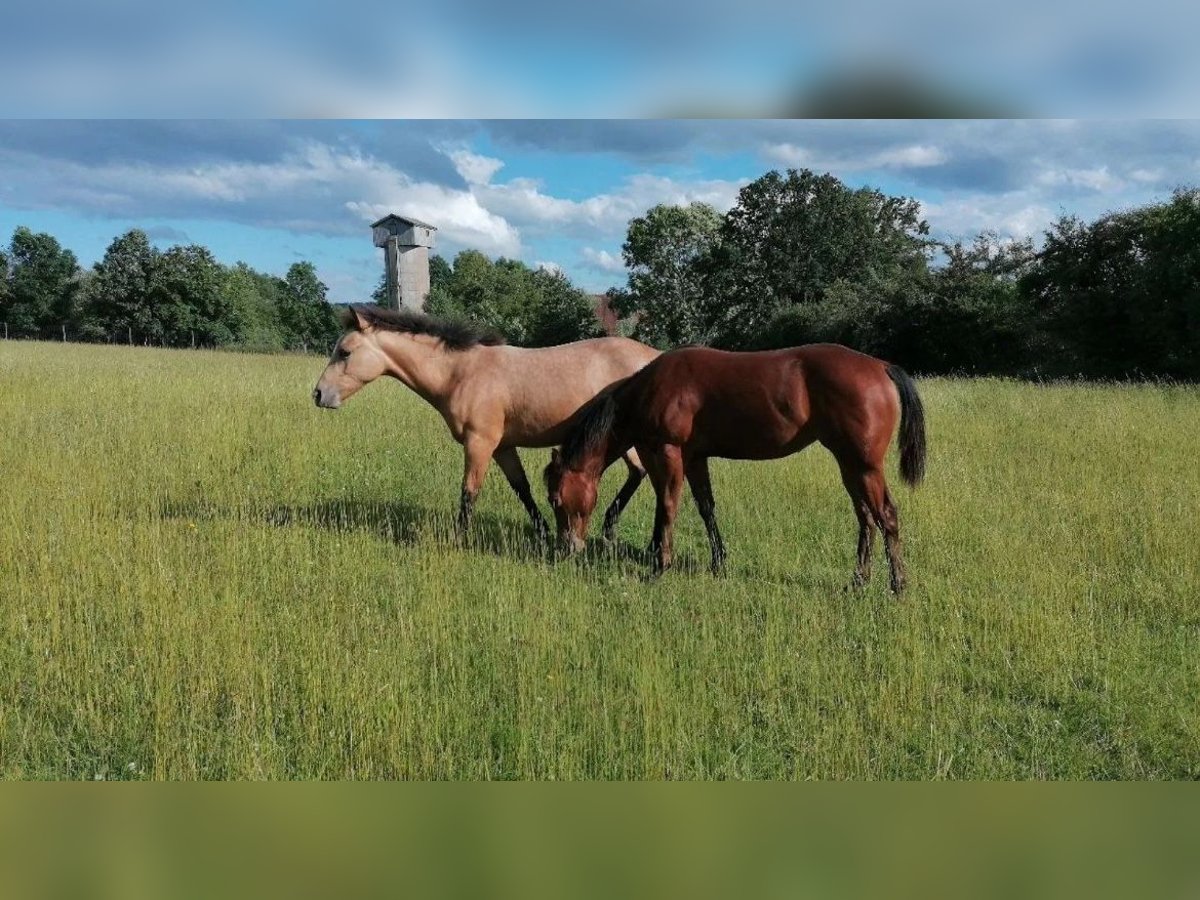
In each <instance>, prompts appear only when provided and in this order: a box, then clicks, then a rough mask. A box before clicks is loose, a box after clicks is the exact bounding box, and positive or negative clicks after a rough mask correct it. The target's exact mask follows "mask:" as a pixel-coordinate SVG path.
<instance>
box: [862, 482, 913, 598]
mask: <svg viewBox="0 0 1200 900" xmlns="http://www.w3.org/2000/svg"><path fill="white" fill-rule="evenodd" d="M862 485H863V489H864V492H865V496H866V499H867V505H868V507H869V508H870V511H871V518H872V519H874V520H875V524H876V525H878V526H879V530H880V531H882V532H883V546H884V549H885V550H886V551H887V559H888V567H889V569H890V570H891V576H892V590H893V591H894V592H895V593H897V594H900V593H902V592H903V591H904V583H905V580H906V579H905V573H904V559H903V557H902V556H901V554H900V515H899V513H898V512H897V510H896V504H895V502H894V501H893V500H892V494H891V491H889V490H888V486H887V480H886V479H885V478H884V477H883V471H882V470H880V469H869V470H868V471H866V472H864V473H863V476H862Z"/></svg>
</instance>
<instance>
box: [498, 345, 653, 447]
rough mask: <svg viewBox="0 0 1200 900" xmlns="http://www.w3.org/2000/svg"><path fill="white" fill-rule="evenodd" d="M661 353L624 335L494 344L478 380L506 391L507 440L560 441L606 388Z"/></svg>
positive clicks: (539, 444)
mask: <svg viewBox="0 0 1200 900" xmlns="http://www.w3.org/2000/svg"><path fill="white" fill-rule="evenodd" d="M658 355H659V351H657V350H655V349H654V348H653V347H648V346H646V345H645V344H641V343H639V342H637V341H635V340H631V339H630V338H624V337H600V338H591V339H588V340H584V341H575V342H573V343H570V344H559V345H557V346H554V347H538V348H522V347H509V346H505V347H492V348H488V352H487V353H486V354H485V355H481V357H480V364H479V366H478V368H477V371H476V373H475V378H476V380H479V381H481V382H486V383H487V385H488V390H489V391H491V390H496V391H501V392H502V393H503V410H504V425H503V430H504V437H503V443H505V444H508V445H512V446H520V447H546V446H551V445H553V444H556V443H560V442H561V440H562V437H563V431H564V429H565V427H566V424H567V423H568V421H569V420H570V419H571V417H572V416H573V415H575V413H576V412H578V410H579V409H581V408H582V407H583V406H584V405H585V404H587V403H588V402H589V401H590V400H592V399H593V398H594V397H595V396H596V395H597V394H599V393H600V392H601V391H603V390H604V389H605V388H607V387H610V386H611V385H613V384H615V383H616V382H618V381H622V380H624V379H626V378H628V377H629V376H631V375H633V374H634V373H636V372H637V371H638V370H639V369H641V368H642V367H643V366H644V365H646V363H648V362H650V361H651V360H653V359H654V358H655V357H656V356H658Z"/></svg>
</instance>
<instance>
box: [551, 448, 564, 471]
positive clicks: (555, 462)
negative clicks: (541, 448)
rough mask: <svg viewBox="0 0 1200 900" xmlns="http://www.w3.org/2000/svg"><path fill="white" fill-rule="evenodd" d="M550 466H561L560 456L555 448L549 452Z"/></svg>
mask: <svg viewBox="0 0 1200 900" xmlns="http://www.w3.org/2000/svg"><path fill="white" fill-rule="evenodd" d="M550 465H552V466H561V465H562V454H561V453H559V452H558V448H557V447H554V448H553V449H552V450H551V451H550Z"/></svg>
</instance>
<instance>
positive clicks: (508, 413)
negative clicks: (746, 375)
mask: <svg viewBox="0 0 1200 900" xmlns="http://www.w3.org/2000/svg"><path fill="white" fill-rule="evenodd" d="M343 324H344V326H345V327H346V329H347V330H346V333H345V334H343V335H342V337H341V338H340V339H339V340H338V342H337V346H335V347H334V349H333V353H332V354H331V356H330V359H329V364H328V365H327V366H326V368H325V371H324V372H323V373H322V374H321V378H320V380H319V381H318V382H317V386H316V388H315V389H314V390H313V400H314V402H315V403H316V404H317V406H320V407H323V408H326V409H337V408H338V407H340V406H341V405H342V404H343V403H344V402H346V400H348V399H349V398H350V397H351V396H352V395H353V394H355V393H356V392H357V391H358V390H359V389H360V388H362V387H363V386H364V385H366V384H369V383H370V382H372V381H374V380H375V379H377V378H379V377H381V376H384V375H388V376H391V377H392V378H395V379H397V380H398V381H401V382H403V383H404V384H405V385H407V386H408V387H409V388H411V389H412V390H413V391H414V392H415V393H416V394H417V395H418V396H420V397H421V398H422V399H424V400H425V401H426V402H428V403H429V404H430V405H431V406H433V407H434V408H435V409H436V410H437V411H438V412H439V413H441V415H442V418H443V419H445V421H446V425H447V426H449V428H450V434H451V435H452V436H453V438H454V440H456V441H457V442H458V443H459V444H461V445H462V448H463V478H462V494H461V498H460V502H459V510H458V527H459V531H460V533H462V532H464V531H465V529H466V527H467V525H468V524H469V523H470V519H471V512H472V508H473V506H474V503H475V498H476V497H477V496H478V494H479V490H480V488H481V487H482V486H483V480H484V477H485V476H486V474H487V470H488V466H489V464H490V463H491V461H492V460H493V459H494V460H495V461H496V464H497V465H498V466H500V469H501V471H503V472H504V475H505V477H506V478H507V479H508V483H509V484H510V485H511V486H512V489H513V491H515V492H516V494H517V497H518V498H519V499H520V500H521V503H522V505H524V507H525V510H526V512H527V513H528V514H529V518H530V519H531V521H532V522H533V525H534V528H535V529H536V530H537V531H538V534H539V535H540V536H544V535H545V534H546V532H547V527H546V521H545V519H544V518H543V517H542V514H541V512H540V511H539V510H538V507H537V504H536V503H535V502H534V499H533V495H532V494H531V493H530V490H529V480H528V479H527V478H526V477H525V469H524V467H523V466H522V465H521V458H520V456H518V455H517V448H518V447H552V446H554V445H556V444H559V443H561V442H562V441H563V440H564V438H565V437H566V434H567V432H568V430H569V426H570V425H571V424H572V423H573V419H574V417H576V416H577V415H578V414H579V413H580V412H581V410H582V409H583V408H584V407H586V405H587V403H588V402H589V401H591V400H592V399H594V398H595V397H596V395H597V394H599V393H600V392H601V391H602V390H604V389H605V388H607V387H609V386H610V385H612V384H614V383H616V382H619V381H621V380H622V379H625V378H628V377H629V376H630V375H632V374H633V373H635V372H636V371H638V370H639V369H640V368H642V366H644V365H646V363H648V362H650V360H652V359H654V358H655V357H656V356H658V355H659V351H657V350H655V349H653V348H652V347H647V346H646V345H645V344H640V343H638V342H637V341H633V340H629V339H628V338H620V337H606V338H595V339H592V340H584V341H576V342H575V343H572V344H563V345H560V346H557V347H545V348H539V349H525V348H521V347H510V346H507V345H506V344H505V343H504V338H503V337H502V336H501V335H500V334H499V333H497V332H494V331H491V330H489V329H485V328H481V327H479V326H475V325H470V324H467V323H462V322H454V321H449V320H443V319H438V318H435V317H433V316H428V315H425V314H423V313H418V312H414V311H410V310H400V311H395V310H389V309H384V308H382V307H378V306H366V305H361V306H351V307H349V309H348V310H347V311H346V313H345V314H344V316H343ZM618 455H619V456H620V455H623V456H624V457H625V460H626V463H627V465H628V467H629V477H628V478H627V480H626V482H625V485H624V487H622V488H621V491H620V493H618V495H617V497H616V499H614V500H613V502H612V505H611V506H610V507H609V510H608V513H607V516H606V519H605V526H606V530H607V531H608V532H610V533H611V530H612V529H613V528H615V526H616V522H617V518H618V517H619V516H620V514H621V510H622V509H623V508H624V507H625V504H627V503H628V502H629V499H630V497H632V496H633V493H634V492H635V491H636V490H637V487H638V485H639V484H640V483H641V480H642V478H643V476H644V474H645V473H644V470H643V469H642V467H641V464H640V463H639V462H638V459H637V455H636V453H635V452H633V451H632V450H631V451H629V452H628V453H618Z"/></svg>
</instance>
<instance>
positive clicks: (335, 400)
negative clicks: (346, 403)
mask: <svg viewBox="0 0 1200 900" xmlns="http://www.w3.org/2000/svg"><path fill="white" fill-rule="evenodd" d="M313 403H315V404H317V406H319V407H321V408H322V409H337V408H338V407H339V406H341V405H342V404H341V402H340V398H339V397H338V396H337V394H335V393H334V392H333V391H329V392H328V393H327V392H325V391H323V390H321V386H320V385H317V386H316V387H315V388H313Z"/></svg>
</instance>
